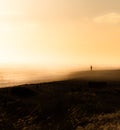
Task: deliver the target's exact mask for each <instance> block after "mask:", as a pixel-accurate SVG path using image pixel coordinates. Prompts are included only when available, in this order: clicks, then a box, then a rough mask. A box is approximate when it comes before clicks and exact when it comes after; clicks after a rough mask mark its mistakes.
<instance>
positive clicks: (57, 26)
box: [0, 0, 120, 69]
mask: <svg viewBox="0 0 120 130" xmlns="http://www.w3.org/2000/svg"><path fill="white" fill-rule="evenodd" d="M119 56H120V0H0V64H1V65H9V64H13V65H16V64H18V65H19V64H24V65H28V66H30V65H32V66H39V67H46V68H64V69H66V68H70V67H73V68H74V67H80V66H84V65H86V66H89V65H90V64H93V66H105V65H106V66H119V65H120V60H119Z"/></svg>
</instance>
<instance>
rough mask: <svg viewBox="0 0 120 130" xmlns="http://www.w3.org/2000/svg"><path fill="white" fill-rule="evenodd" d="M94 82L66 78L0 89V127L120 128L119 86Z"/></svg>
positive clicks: (13, 129)
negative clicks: (64, 79)
mask: <svg viewBox="0 0 120 130" xmlns="http://www.w3.org/2000/svg"><path fill="white" fill-rule="evenodd" d="M98 83H99V84H100V85H98V86H97V84H98ZM98 83H96V82H87V81H85V83H83V81H79V80H66V81H58V82H51V83H42V84H31V85H21V86H18V87H11V88H2V89H0V104H1V105H0V129H1V130H120V105H119V104H120V101H119V98H120V86H119V85H116V86H112V85H110V86H109V85H108V84H104V83H103V82H102V83H101V82H98Z"/></svg>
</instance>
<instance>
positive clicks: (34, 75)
mask: <svg viewBox="0 0 120 130" xmlns="http://www.w3.org/2000/svg"><path fill="white" fill-rule="evenodd" d="M61 78H63V75H62V76H61V74H60V73H53V72H48V71H47V72H45V71H44V72H43V71H40V70H29V69H27V70H21V69H2V70H1V72H0V87H8V86H14V85H20V84H30V83H40V82H47V81H53V80H58V79H61Z"/></svg>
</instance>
